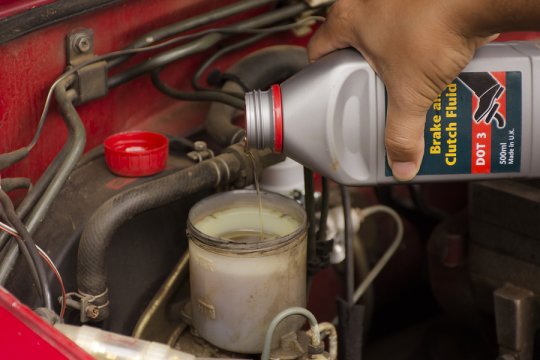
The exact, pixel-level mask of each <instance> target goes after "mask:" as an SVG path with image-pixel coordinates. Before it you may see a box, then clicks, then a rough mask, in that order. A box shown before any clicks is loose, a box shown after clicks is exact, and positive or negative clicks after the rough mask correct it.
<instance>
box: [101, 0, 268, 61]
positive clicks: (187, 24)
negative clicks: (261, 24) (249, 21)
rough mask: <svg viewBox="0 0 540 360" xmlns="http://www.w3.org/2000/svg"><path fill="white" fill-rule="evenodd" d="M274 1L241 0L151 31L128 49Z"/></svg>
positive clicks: (120, 59) (125, 58)
mask: <svg viewBox="0 0 540 360" xmlns="http://www.w3.org/2000/svg"><path fill="white" fill-rule="evenodd" d="M274 1H275V0H242V1H238V2H236V3H234V4H231V5H227V6H224V7H221V8H218V9H215V10H212V11H209V12H206V13H204V14H202V15H198V16H194V17H192V18H189V19H186V20H182V21H179V22H177V23H174V24H171V25H168V26H165V27H163V28H160V29H157V30H153V31H151V32H149V33H147V34H145V35H143V36H141V37H140V38H138V39H137V40H135V41H134V42H133V43H132V44H131V45H130V46H128V49H137V48H142V47H146V46H150V45H152V44H154V43H156V42H158V41H161V40H164V39H166V38H168V37H171V36H174V35H177V34H180V33H183V32H185V31H188V30H192V29H194V28H197V27H200V26H203V25H207V24H209V23H211V22H214V21H217V20H221V19H224V18H226V17H229V16H232V15H235V14H238V13H241V12H244V11H247V10H250V9H253V8H257V7H260V6H263V5H266V4H268V3H271V2H274ZM130 57H131V55H126V56H123V57H120V58H117V59H114V60H112V61H110V62H108V63H107V67H108V68H111V67H114V66H117V65H118V64H121V63H122V62H124V61H125V60H127V59H129V58H130Z"/></svg>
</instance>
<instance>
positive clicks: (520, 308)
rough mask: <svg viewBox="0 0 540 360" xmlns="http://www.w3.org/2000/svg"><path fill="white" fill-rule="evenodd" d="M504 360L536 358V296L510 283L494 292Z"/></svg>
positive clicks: (500, 344) (496, 319) (499, 337)
mask: <svg viewBox="0 0 540 360" xmlns="http://www.w3.org/2000/svg"><path fill="white" fill-rule="evenodd" d="M493 297H494V305H495V321H496V325H497V340H498V343H499V347H500V349H499V350H500V356H499V358H500V359H511V358H512V356H513V357H514V358H516V359H520V360H529V359H532V356H533V345H534V329H535V326H534V324H533V323H534V319H535V317H536V314H534V310H533V299H534V293H532V292H531V291H530V290H527V289H522V288H519V287H517V286H514V285H511V284H506V285H504V286H503V287H501V288H499V289H497V290H496V291H495V292H494V293H493Z"/></svg>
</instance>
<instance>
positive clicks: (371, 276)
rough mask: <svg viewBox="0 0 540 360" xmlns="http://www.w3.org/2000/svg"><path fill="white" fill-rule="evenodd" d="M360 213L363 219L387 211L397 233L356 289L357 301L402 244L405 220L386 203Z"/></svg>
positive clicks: (355, 297) (354, 296)
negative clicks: (394, 223)
mask: <svg viewBox="0 0 540 360" xmlns="http://www.w3.org/2000/svg"><path fill="white" fill-rule="evenodd" d="M360 213H361V215H362V220H363V219H365V218H366V217H368V216H371V215H373V214H376V213H385V214H388V215H390V216H391V217H392V218H393V219H394V221H395V222H396V235H395V237H394V240H393V241H392V243H391V244H390V246H389V247H388V250H386V252H385V253H384V254H383V256H381V258H380V259H379V261H378V262H377V264H375V266H374V267H373V268H372V269H371V271H370V272H369V273H368V274H367V276H366V277H365V278H364V280H363V281H362V283H360V285H359V286H358V287H357V288H356V290H355V291H354V295H353V301H354V302H355V303H356V302H357V301H358V300H360V298H361V297H362V296H363V295H364V293H365V292H366V290H367V289H368V288H369V286H370V285H371V283H372V282H373V280H375V278H376V277H377V275H379V273H380V272H381V270H382V269H383V268H384V267H385V266H386V264H387V263H388V261H389V260H390V258H391V257H392V256H393V255H394V254H395V253H396V251H397V250H398V249H399V245H400V244H401V240H402V238H403V221H402V220H401V217H400V216H399V214H398V213H397V212H396V211H395V210H393V209H392V208H389V207H388V206H384V205H374V206H370V207H367V208H365V209H362V210H360Z"/></svg>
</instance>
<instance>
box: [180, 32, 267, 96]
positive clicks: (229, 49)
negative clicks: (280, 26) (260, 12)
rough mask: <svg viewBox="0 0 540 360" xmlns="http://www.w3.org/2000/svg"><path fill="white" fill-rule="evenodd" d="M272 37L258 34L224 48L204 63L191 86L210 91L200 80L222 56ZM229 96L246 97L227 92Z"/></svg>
mask: <svg viewBox="0 0 540 360" xmlns="http://www.w3.org/2000/svg"><path fill="white" fill-rule="evenodd" d="M268 35H270V33H265V34H257V35H255V36H252V37H249V38H247V39H244V40H241V41H238V42H236V43H234V44H232V45H229V46H227V47H224V48H223V49H221V50H219V51H218V52H216V53H215V54H214V55H212V56H211V57H209V58H208V59H207V60H206V61H205V62H203V63H202V64H201V66H199V68H198V69H197V71H196V72H195V75H194V76H193V79H192V80H191V85H192V86H193V88H194V89H196V90H210V88H207V87H204V86H202V85H201V84H200V83H199V81H200V78H201V76H202V74H203V73H204V71H205V70H206V69H207V68H208V67H209V66H210V65H212V64H213V63H214V62H216V61H217V60H218V59H219V58H221V57H222V56H224V55H226V54H228V53H230V52H233V51H235V50H238V49H241V48H243V47H246V46H248V45H251V44H253V43H256V42H257V41H259V40H261V39H263V38H265V37H266V36H268ZM227 93H228V94H230V95H233V96H234V95H241V96H242V98H243V97H244V94H235V93H229V92H227Z"/></svg>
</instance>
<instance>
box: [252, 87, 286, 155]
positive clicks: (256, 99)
mask: <svg viewBox="0 0 540 360" xmlns="http://www.w3.org/2000/svg"><path fill="white" fill-rule="evenodd" d="M245 99H246V137H247V145H248V147H250V148H255V149H273V150H274V151H275V152H277V153H280V152H281V151H282V149H283V116H282V107H281V89H280V87H279V85H272V87H271V88H270V89H269V90H267V91H261V90H253V91H251V92H248V93H246V95H245Z"/></svg>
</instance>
